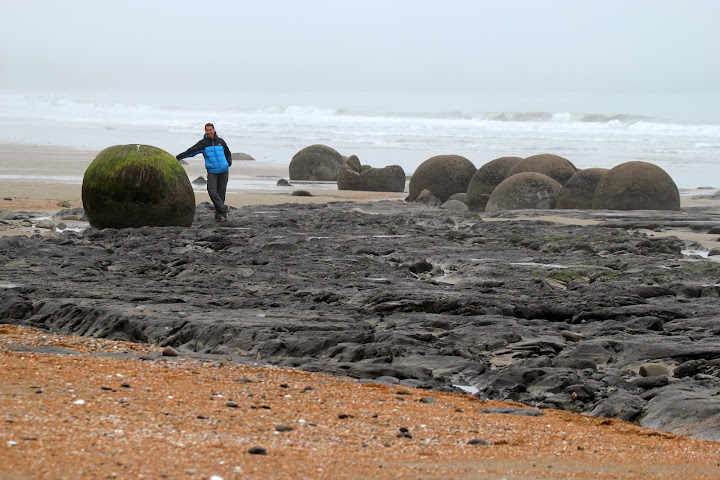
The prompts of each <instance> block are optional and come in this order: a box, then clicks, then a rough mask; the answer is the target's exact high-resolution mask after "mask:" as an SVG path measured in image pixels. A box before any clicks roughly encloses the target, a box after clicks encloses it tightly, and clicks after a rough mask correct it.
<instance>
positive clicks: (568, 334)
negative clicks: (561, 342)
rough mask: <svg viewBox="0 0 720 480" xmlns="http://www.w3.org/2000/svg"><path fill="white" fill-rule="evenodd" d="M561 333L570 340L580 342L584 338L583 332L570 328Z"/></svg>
mask: <svg viewBox="0 0 720 480" xmlns="http://www.w3.org/2000/svg"><path fill="white" fill-rule="evenodd" d="M560 335H562V337H563V338H564V339H565V340H568V341H570V342H579V341H580V340H582V339H583V335H582V334H580V333H575V332H571V331H570V330H563V331H562V332H560Z"/></svg>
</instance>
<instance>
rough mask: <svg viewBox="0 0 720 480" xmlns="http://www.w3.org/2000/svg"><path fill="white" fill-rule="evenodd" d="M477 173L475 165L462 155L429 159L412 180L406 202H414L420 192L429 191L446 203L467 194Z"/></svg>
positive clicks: (422, 164)
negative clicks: (456, 196) (451, 198)
mask: <svg viewBox="0 0 720 480" xmlns="http://www.w3.org/2000/svg"><path fill="white" fill-rule="evenodd" d="M475 172H476V168H475V165H473V164H472V162H471V161H470V160H468V159H467V158H465V157H462V156H460V155H438V156H435V157H432V158H429V159H427V160H425V161H424V162H423V163H421V164H420V166H419V167H418V168H417V170H415V173H414V174H413V176H412V177H411V178H410V185H409V187H408V188H409V195H408V197H407V199H406V200H407V201H408V202H412V201H414V200H415V199H416V198H417V196H418V195H420V192H422V191H423V190H425V189H428V190H430V191H431V192H432V194H433V195H434V196H435V197H437V198H438V199H439V200H440V201H441V202H445V201H446V200H447V199H448V198H450V197H451V196H452V195H454V194H456V193H463V192H466V191H467V188H468V184H469V183H470V179H472V177H473V175H474V174H475Z"/></svg>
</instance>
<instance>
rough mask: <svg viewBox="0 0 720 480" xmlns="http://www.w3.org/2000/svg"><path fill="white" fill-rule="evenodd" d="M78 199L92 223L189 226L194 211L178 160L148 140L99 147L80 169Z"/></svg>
mask: <svg viewBox="0 0 720 480" xmlns="http://www.w3.org/2000/svg"><path fill="white" fill-rule="evenodd" d="M82 201H83V208H85V213H86V214H87V217H88V221H89V222H90V225H92V226H93V227H95V228H127V227H143V226H149V227H167V226H181V227H189V226H190V225H192V222H193V218H194V217H195V195H194V194H193V189H192V185H191V184H190V179H188V176H187V173H185V170H184V169H183V167H182V165H180V162H178V161H177V159H176V158H175V157H174V156H173V155H171V154H170V153H168V152H166V151H165V150H161V149H159V148H157V147H151V146H149V145H135V144H133V145H115V146H113V147H108V148H106V149H105V150H103V151H102V152H100V153H99V154H98V155H97V157H95V160H93V161H92V163H91V164H90V166H88V168H87V170H85V176H84V177H83V183H82Z"/></svg>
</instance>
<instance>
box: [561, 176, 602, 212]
mask: <svg viewBox="0 0 720 480" xmlns="http://www.w3.org/2000/svg"><path fill="white" fill-rule="evenodd" d="M607 172H608V169H607V168H586V169H585V170H579V171H578V172H577V173H576V174H575V175H573V176H572V177H571V178H570V180H568V181H567V183H566V184H565V185H563V188H562V190H560V194H559V195H558V199H557V208H564V209H578V210H580V209H588V210H589V209H591V208H592V204H593V198H594V197H595V189H596V188H597V186H598V183H600V180H602V179H603V177H604V176H605V174H606V173H607Z"/></svg>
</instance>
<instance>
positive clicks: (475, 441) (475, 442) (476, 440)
mask: <svg viewBox="0 0 720 480" xmlns="http://www.w3.org/2000/svg"><path fill="white" fill-rule="evenodd" d="M468 445H481V446H487V445H488V443H487V442H486V441H485V440H481V439H479V438H473V439H472V440H470V441H469V442H468Z"/></svg>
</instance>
